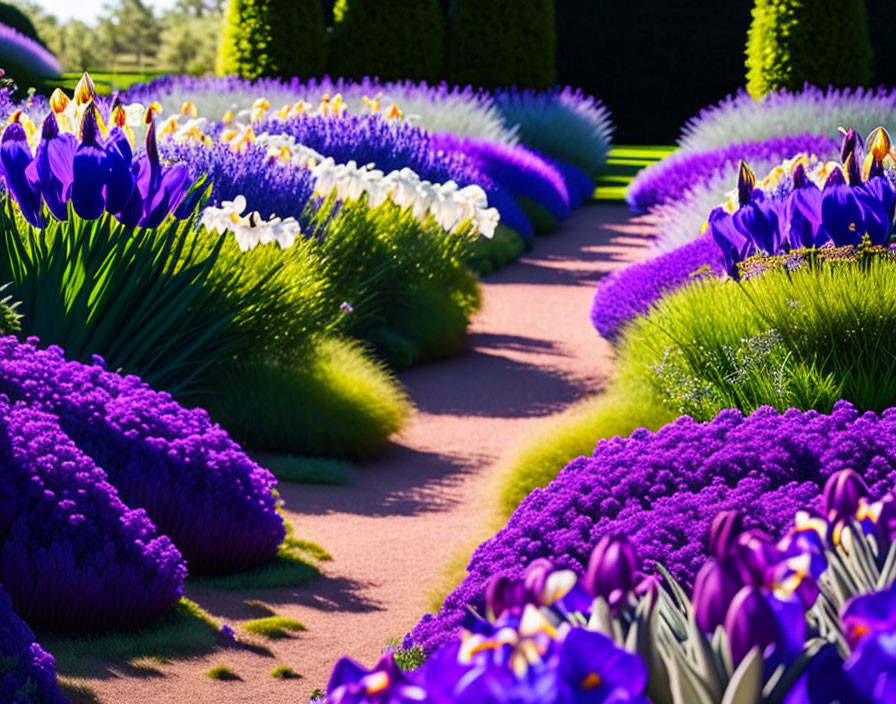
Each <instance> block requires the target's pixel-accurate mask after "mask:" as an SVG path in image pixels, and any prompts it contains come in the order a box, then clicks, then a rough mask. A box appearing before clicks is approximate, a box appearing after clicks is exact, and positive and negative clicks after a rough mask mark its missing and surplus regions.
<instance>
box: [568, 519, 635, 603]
mask: <svg viewBox="0 0 896 704" xmlns="http://www.w3.org/2000/svg"><path fill="white" fill-rule="evenodd" d="M638 567H639V562H638V555H637V553H636V552H635V547H634V545H632V544H631V542H630V541H629V540H628V538H626V537H625V536H624V535H605V536H604V537H603V538H601V539H600V541H599V542H598V543H597V545H596V546H595V548H594V550H593V551H592V553H591V559H590V560H589V561H588V569H587V570H586V571H585V578H584V583H583V585H584V587H585V588H586V589H587V590H588V591H589V592H591V594H593V595H594V596H602V597H603V598H604V599H606V600H607V602H608V603H609V604H610V606H611V607H617V606H619V605H620V604H622V603H624V601H625V600H626V598H627V597H628V596H630V595H631V594H633V593H634V591H635V588H636V586H637V585H638V582H640V581H641V578H642V575H641V573H640V572H639V571H638Z"/></svg>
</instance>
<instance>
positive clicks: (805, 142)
mask: <svg viewBox="0 0 896 704" xmlns="http://www.w3.org/2000/svg"><path fill="white" fill-rule="evenodd" d="M837 150H838V143H837V141H836V140H834V139H833V138H831V137H829V136H827V135H812V134H801V135H798V136H785V137H772V138H771V139H766V140H760V141H753V142H737V143H735V144H731V145H729V146H725V147H720V148H718V149H710V150H706V151H700V152H693V151H679V152H676V153H674V154H672V155H671V156H669V157H666V158H665V159H663V160H662V161H660V162H658V163H656V164H654V165H652V166H649V167H647V168H646V169H643V170H642V171H640V172H639V173H638V175H637V176H635V178H634V180H633V181H632V182H631V184H630V185H629V187H628V190H627V192H626V196H625V199H626V201H627V202H628V204H629V206H631V208H632V210H634V211H636V212H646V211H648V210H650V209H651V208H652V207H653V206H655V205H659V204H661V203H669V202H671V201H676V200H679V199H681V198H682V197H683V196H684V195H685V193H687V191H689V190H690V189H691V188H693V187H694V186H696V185H699V184H708V183H711V182H713V181H714V180H715V179H716V178H718V177H719V176H721V175H722V174H725V173H728V172H730V173H731V174H733V173H734V172H735V171H736V169H737V165H738V162H739V161H741V160H743V161H746V162H748V163H755V162H764V161H773V162H776V163H777V162H781V161H784V160H785V159H789V158H791V157H794V156H796V155H797V154H800V153H806V154H810V155H812V154H814V155H816V156H818V157H819V158H820V159H822V160H827V159H831V158H834V157H835V156H836V154H837Z"/></svg>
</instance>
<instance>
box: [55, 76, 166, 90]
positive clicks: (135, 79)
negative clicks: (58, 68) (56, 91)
mask: <svg viewBox="0 0 896 704" xmlns="http://www.w3.org/2000/svg"><path fill="white" fill-rule="evenodd" d="M164 75H165V73H164V72H158V71H144V72H140V71H90V77H91V78H92V79H93V82H94V85H95V86H96V89H97V92H98V93H100V94H102V95H108V94H109V93H111V92H112V91H113V90H124V89H126V88H130V87H131V86H132V85H134V84H135V83H145V82H148V81H151V80H153V79H154V78H158V77H159V76H164ZM80 78H81V72H80V71H70V72H67V73H63V74H62V76H61V78H60V80H58V81H56V84H57V85H58V86H59V87H60V88H64V89H66V90H72V89H74V87H75V85H76V84H77V82H78V80H79V79H80Z"/></svg>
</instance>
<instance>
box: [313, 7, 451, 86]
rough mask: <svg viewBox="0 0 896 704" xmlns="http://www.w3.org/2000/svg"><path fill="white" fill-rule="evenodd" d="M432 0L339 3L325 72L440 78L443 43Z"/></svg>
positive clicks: (351, 75)
mask: <svg viewBox="0 0 896 704" xmlns="http://www.w3.org/2000/svg"><path fill="white" fill-rule="evenodd" d="M444 35H445V27H444V21H443V19H442V11H441V9H440V8H439V4H438V2H437V1H436V0H338V2H337V3H336V6H335V7H334V8H333V33H332V35H331V37H330V59H329V64H328V72H329V73H330V75H332V76H342V77H343V78H362V77H364V76H379V77H380V78H381V79H383V80H393V79H402V78H410V79H413V80H427V81H433V80H436V79H440V78H442V65H443V53H444V41H445V36H444Z"/></svg>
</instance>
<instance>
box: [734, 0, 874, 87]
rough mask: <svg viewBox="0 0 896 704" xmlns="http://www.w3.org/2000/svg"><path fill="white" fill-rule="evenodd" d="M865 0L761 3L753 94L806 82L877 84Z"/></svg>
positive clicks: (756, 16)
mask: <svg viewBox="0 0 896 704" xmlns="http://www.w3.org/2000/svg"><path fill="white" fill-rule="evenodd" d="M871 64H872V52H871V40H870V37H869V34H868V21H867V17H866V10H865V0H756V4H755V6H754V8H753V22H752V24H751V25H750V31H749V34H748V36H747V90H748V91H749V92H750V95H752V96H753V97H754V98H757V99H759V98H761V97H762V96H763V95H766V94H767V93H770V92H772V91H776V90H779V89H781V88H786V89H787V90H791V91H796V90H800V89H801V88H802V87H803V84H804V83H811V84H813V85H816V86H819V87H822V88H826V87H827V86H828V85H834V86H838V87H847V86H864V85H868V84H869V83H870V82H871Z"/></svg>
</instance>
